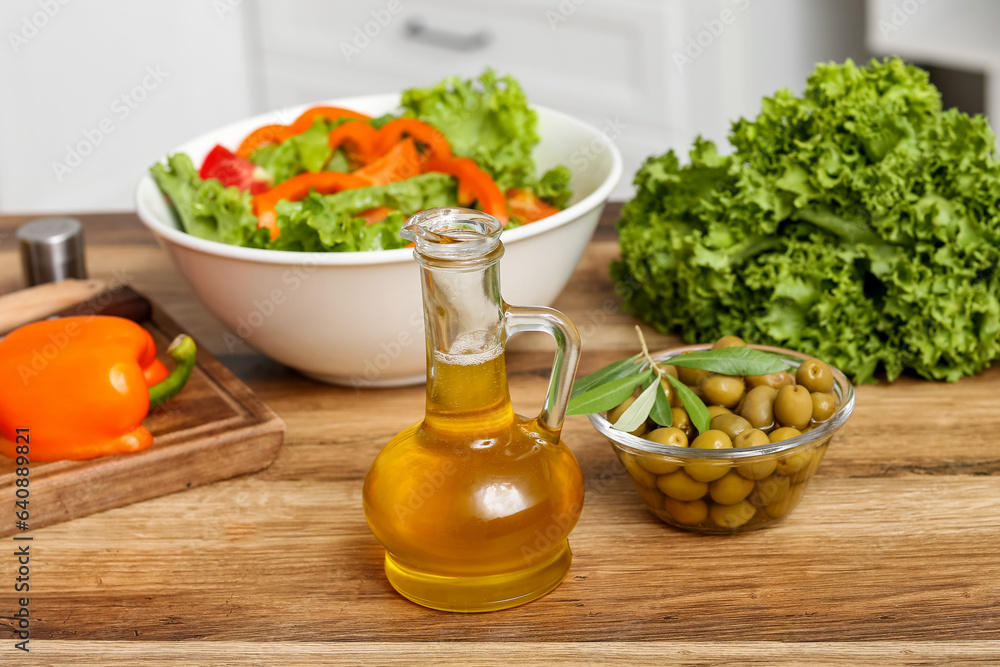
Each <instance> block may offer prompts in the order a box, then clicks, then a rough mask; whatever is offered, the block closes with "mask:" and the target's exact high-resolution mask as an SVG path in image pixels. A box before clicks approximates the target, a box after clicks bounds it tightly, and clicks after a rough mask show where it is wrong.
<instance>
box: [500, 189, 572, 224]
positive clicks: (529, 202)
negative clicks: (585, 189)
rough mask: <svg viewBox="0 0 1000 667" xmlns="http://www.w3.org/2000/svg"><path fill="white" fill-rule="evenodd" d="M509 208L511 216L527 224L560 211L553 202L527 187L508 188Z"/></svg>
mask: <svg viewBox="0 0 1000 667" xmlns="http://www.w3.org/2000/svg"><path fill="white" fill-rule="evenodd" d="M507 209H508V210H509V211H510V217H511V218H513V219H514V220H515V221H517V222H519V223H521V224H522V225H526V224H528V223H529V222H534V221H536V220H541V219H542V218H547V217H549V216H550V215H555V214H556V213H558V212H559V209H557V208H556V207H555V206H553V205H552V204H550V203H548V202H547V201H545V200H543V199H540V198H539V197H538V196H537V195H536V194H535V193H534V192H532V191H531V190H529V189H527V188H511V189H509V190H507Z"/></svg>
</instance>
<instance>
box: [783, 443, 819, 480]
mask: <svg viewBox="0 0 1000 667" xmlns="http://www.w3.org/2000/svg"><path fill="white" fill-rule="evenodd" d="M798 450H799V448H798V447H796V448H795V449H794V450H792V451H791V452H789V453H787V454H785V455H784V456H782V457H780V458H778V472H780V473H781V474H782V475H788V476H789V477H791V476H792V475H794V474H795V473H797V472H799V471H800V470H805V469H806V467H807V466H808V465H809V462H810V461H812V450H809V451H798Z"/></svg>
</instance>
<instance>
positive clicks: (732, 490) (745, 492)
mask: <svg viewBox="0 0 1000 667" xmlns="http://www.w3.org/2000/svg"><path fill="white" fill-rule="evenodd" d="M751 491H753V480H752V479H746V478H744V477H741V476H740V475H738V474H737V473H736V471H735V470H730V471H729V472H727V473H726V474H725V476H723V477H720V478H719V479H717V480H715V481H714V482H712V483H711V484H709V485H708V494H709V495H710V496H712V500H714V501H715V502H717V503H719V504H720V505H733V504H735V503H738V502H739V501H741V500H743V499H744V498H746V497H747V496H749V495H750V492H751Z"/></svg>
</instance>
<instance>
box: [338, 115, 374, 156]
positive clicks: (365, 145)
mask: <svg viewBox="0 0 1000 667" xmlns="http://www.w3.org/2000/svg"><path fill="white" fill-rule="evenodd" d="M377 138H378V132H377V131H376V130H375V128H374V127H372V126H371V125H369V124H368V123H362V122H353V121H352V122H349V123H343V124H342V125H338V126H337V127H336V128H334V130H333V132H331V133H330V138H329V144H330V148H331V149H332V150H336V149H338V148H340V147H341V146H342V145H343V144H344V143H347V144H350V145H351V147H352V151H353V155H352V158H356V161H357V162H360V163H361V164H362V165H366V164H368V163H369V162H371V161H373V160H374V159H375V158H376V156H377V155H378V152H377V149H376V148H375V142H376V140H377Z"/></svg>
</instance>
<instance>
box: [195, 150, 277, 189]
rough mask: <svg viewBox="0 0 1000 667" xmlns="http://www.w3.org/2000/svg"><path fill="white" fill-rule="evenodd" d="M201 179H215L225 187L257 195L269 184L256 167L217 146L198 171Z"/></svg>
mask: <svg viewBox="0 0 1000 667" xmlns="http://www.w3.org/2000/svg"><path fill="white" fill-rule="evenodd" d="M198 175H199V176H201V177H202V179H209V178H217V179H218V180H219V182H220V183H222V184H223V185H225V186H227V187H228V186H230V185H235V186H236V187H238V188H239V189H240V190H249V191H250V194H258V193H260V192H264V191H265V190H267V189H268V188H269V187H270V186H271V184H270V183H269V182H268V180H267V179H266V178H263V177H262V176H261V171H259V170H258V169H257V165H255V164H254V163H253V162H250V160H244V159H243V158H241V157H239V156H238V155H236V154H235V153H233V152H232V151H230V150H229V149H227V148H226V147H224V146H221V145H217V146H216V147H215V148H213V149H212V150H211V151H210V152H209V154H208V155H206V156H205V161H204V162H203V163H202V165H201V169H200V170H199V171H198Z"/></svg>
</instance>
